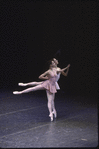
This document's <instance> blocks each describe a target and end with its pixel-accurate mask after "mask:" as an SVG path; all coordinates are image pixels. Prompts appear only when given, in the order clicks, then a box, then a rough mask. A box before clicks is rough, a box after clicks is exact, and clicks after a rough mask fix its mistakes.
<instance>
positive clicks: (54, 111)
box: [52, 93, 57, 118]
mask: <svg viewBox="0 0 99 149" xmlns="http://www.w3.org/2000/svg"><path fill="white" fill-rule="evenodd" d="M52 96H53V97H52V109H53V114H54V116H55V118H56V117H57V113H56V109H55V103H54V99H55V93H54V94H53V95H52Z"/></svg>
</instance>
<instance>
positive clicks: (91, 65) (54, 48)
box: [0, 0, 98, 96]
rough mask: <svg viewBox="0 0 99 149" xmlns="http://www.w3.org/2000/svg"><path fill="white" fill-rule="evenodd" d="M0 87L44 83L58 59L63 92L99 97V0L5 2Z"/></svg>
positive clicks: (3, 4)
mask: <svg viewBox="0 0 99 149" xmlns="http://www.w3.org/2000/svg"><path fill="white" fill-rule="evenodd" d="M0 3H1V34H0V35H1V54H0V63H1V68H0V79H1V80H0V88H1V89H2V88H3V89H10V88H13V90H14V88H16V86H17V83H18V82H30V81H39V79H38V76H39V75H40V74H41V73H43V72H44V71H46V70H47V69H48V66H47V65H46V62H47V61H48V60H49V59H51V58H53V57H55V53H57V58H58V59H59V66H60V67H61V68H63V67H65V66H67V64H69V63H70V64H71V67H70V70H69V73H68V76H67V77H66V78H65V77H64V76H61V79H60V80H59V84H60V87H61V91H63V92H66V93H69V94H76V95H77V94H78V95H88V96H89V95H90V96H96V95H97V88H98V83H97V77H98V72H97V69H98V66H97V1H91V0H90V1H87V0H86V1H76V0H74V1H69V0H68V1H49V2H43V1H32V0H27V1H25V0H20V1H18V0H14V1H13V0H1V1H0Z"/></svg>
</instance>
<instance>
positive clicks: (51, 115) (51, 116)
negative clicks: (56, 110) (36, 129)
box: [49, 113, 53, 122]
mask: <svg viewBox="0 0 99 149" xmlns="http://www.w3.org/2000/svg"><path fill="white" fill-rule="evenodd" d="M49 117H50V118H51V122H52V121H53V113H51V114H50V115H49Z"/></svg>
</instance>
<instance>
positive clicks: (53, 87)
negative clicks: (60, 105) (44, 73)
mask: <svg viewBox="0 0 99 149" xmlns="http://www.w3.org/2000/svg"><path fill="white" fill-rule="evenodd" d="M41 85H42V87H44V88H45V89H47V90H49V91H50V92H51V93H57V90H60V87H59V85H58V83H57V82H53V81H50V80H46V81H44V82H43V83H42V84H41Z"/></svg>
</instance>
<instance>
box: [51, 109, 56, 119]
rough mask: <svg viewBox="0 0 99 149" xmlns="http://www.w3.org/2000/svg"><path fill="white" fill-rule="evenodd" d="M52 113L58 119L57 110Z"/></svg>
mask: <svg viewBox="0 0 99 149" xmlns="http://www.w3.org/2000/svg"><path fill="white" fill-rule="evenodd" d="M52 113H53V114H54V117H55V118H56V117H57V112H56V110H54V111H53V112H52Z"/></svg>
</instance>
